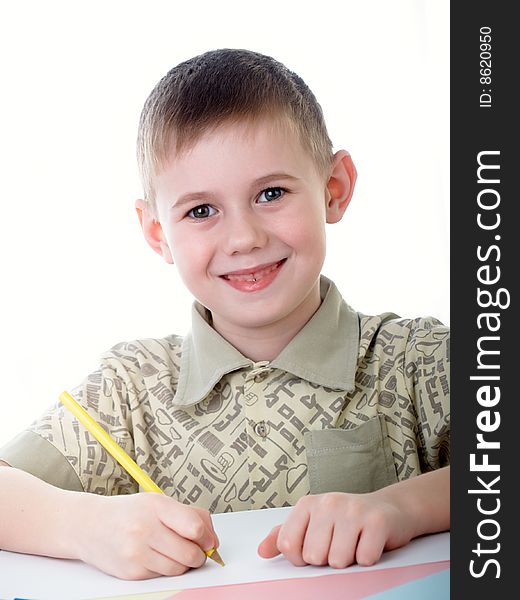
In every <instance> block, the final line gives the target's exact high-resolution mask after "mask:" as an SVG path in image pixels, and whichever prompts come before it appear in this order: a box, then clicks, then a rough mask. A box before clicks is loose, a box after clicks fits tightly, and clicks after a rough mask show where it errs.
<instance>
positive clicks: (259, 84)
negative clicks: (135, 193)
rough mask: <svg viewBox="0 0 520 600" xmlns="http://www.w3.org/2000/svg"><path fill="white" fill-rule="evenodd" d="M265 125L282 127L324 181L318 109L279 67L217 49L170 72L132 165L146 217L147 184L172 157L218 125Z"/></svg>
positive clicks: (143, 124) (149, 104) (150, 187)
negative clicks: (286, 127)
mask: <svg viewBox="0 0 520 600" xmlns="http://www.w3.org/2000/svg"><path fill="white" fill-rule="evenodd" d="M265 117H267V118H269V119H270V120H272V121H274V120H276V119H279V120H280V123H281V124H284V125H289V127H290V128H291V130H293V131H294V132H296V133H297V135H298V137H299V139H300V143H301V144H302V147H303V148H304V149H306V150H307V151H308V152H309V154H310V156H311V157H312V159H313V160H314V163H315V165H316V167H317V171H318V173H319V174H320V175H323V176H326V174H327V172H328V170H329V169H330V166H331V161H332V142H331V141H330V139H329V136H328V133H327V128H326V126H325V121H324V118H323V112H322V109H321V106H320V105H319V104H318V102H317V100H316V98H315V96H314V94H313V93H312V92H311V90H310V89H309V88H308V86H307V85H306V83H305V82H304V81H303V80H302V79H301V77H299V76H298V75H296V73H293V72H292V71H290V70H289V69H287V67H285V66H284V65H283V64H282V63H280V62H278V61H276V60H275V59H274V58H272V57H270V56H266V55H263V54H259V53H257V52H252V51H250V50H241V49H229V48H223V49H220V50H211V51H209V52H205V53H204V54H201V55H199V56H195V57H194V58H190V59H189V60H187V61H185V62H182V63H180V64H178V65H177V66H176V67H173V69H171V70H170V71H169V72H168V73H167V74H166V75H165V76H164V77H163V78H162V79H161V80H160V81H159V83H157V85H156V86H155V88H154V89H153V90H152V92H151V93H150V95H149V96H148V98H147V100H146V102H145V104H144V107H143V110H142V113H141V118H140V121H139V131H138V137H137V161H138V164H139V170H140V174H141V179H142V183H143V188H144V194H145V200H146V201H147V202H148V204H149V205H150V207H151V209H152V211H153V213H154V214H156V206H155V190H154V178H155V176H156V175H157V174H158V173H160V171H161V170H162V168H164V165H165V162H166V161H167V160H168V158H169V157H170V156H171V153H172V151H174V152H175V154H179V153H182V152H183V151H184V150H187V149H188V148H189V147H190V146H192V145H194V144H195V143H196V142H197V140H198V139H199V138H200V137H201V136H202V135H203V134H204V133H206V132H208V131H210V130H213V129H215V128H217V127H219V126H220V125H223V124H227V123H238V122H243V121H245V122H252V123H254V122H256V121H257V120H259V119H261V118H265ZM173 143H174V144H175V145H174V146H173V145H172V144H173Z"/></svg>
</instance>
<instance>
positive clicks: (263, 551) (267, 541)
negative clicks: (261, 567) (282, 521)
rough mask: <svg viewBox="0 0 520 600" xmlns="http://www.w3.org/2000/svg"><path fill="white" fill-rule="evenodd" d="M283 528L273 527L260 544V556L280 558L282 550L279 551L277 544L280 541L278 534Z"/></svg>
mask: <svg viewBox="0 0 520 600" xmlns="http://www.w3.org/2000/svg"><path fill="white" fill-rule="evenodd" d="M281 527H282V526H281V525H277V526H276V527H273V529H271V531H270V532H269V533H268V534H267V536H266V537H265V538H264V539H263V540H262V541H261V542H260V544H259V546H258V554H259V555H260V556H261V557H262V558H273V557H274V556H278V555H279V554H280V550H278V546H277V544H276V542H277V540H278V532H279V531H280V529H281Z"/></svg>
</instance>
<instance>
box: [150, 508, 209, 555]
mask: <svg viewBox="0 0 520 600" xmlns="http://www.w3.org/2000/svg"><path fill="white" fill-rule="evenodd" d="M164 500H172V499H171V498H167V497H164ZM208 514H209V513H208ZM158 517H159V519H160V520H161V522H162V523H163V524H164V525H166V527H169V528H170V529H171V530H172V531H175V532H176V533H178V534H179V535H180V536H181V537H183V538H185V539H187V540H191V541H192V542H195V543H196V544H198V545H199V546H200V547H201V548H202V549H204V550H209V549H210V548H212V547H213V545H214V544H215V533H214V531H213V527H212V526H210V525H209V522H208V520H207V519H206V518H203V517H202V515H201V512H200V510H195V509H194V508H193V507H192V506H187V505H186V504H182V503H181V502H176V501H173V502H166V503H163V504H162V505H161V507H160V511H159V513H158ZM217 541H218V539H217Z"/></svg>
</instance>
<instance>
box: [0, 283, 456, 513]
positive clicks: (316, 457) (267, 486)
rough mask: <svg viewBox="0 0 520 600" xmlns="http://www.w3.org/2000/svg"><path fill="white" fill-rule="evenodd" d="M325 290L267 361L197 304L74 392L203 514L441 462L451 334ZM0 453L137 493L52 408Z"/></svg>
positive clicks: (20, 463)
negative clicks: (372, 312)
mask: <svg viewBox="0 0 520 600" xmlns="http://www.w3.org/2000/svg"><path fill="white" fill-rule="evenodd" d="M320 292H321V298H322V303H321V305H320V307H319V308H318V310H317V311H316V313H315V314H314V315H313V317H312V318H311V319H310V320H309V321H308V322H307V324H306V325H305V326H304V327H303V328H302V329H301V331H300V332H299V333H298V334H297V335H296V336H295V337H294V338H293V339H292V340H291V342H290V343H289V344H288V345H287V346H286V347H285V348H284V350H282V352H281V353H280V354H279V355H278V356H277V357H276V358H275V359H273V360H272V361H270V362H269V361H259V362H254V361H252V360H250V359H248V358H246V357H245V356H244V355H242V354H241V353H240V352H239V351H238V350H237V349H236V348H234V347H233V346H232V345H231V344H230V343H228V342H227V341H226V340H225V339H224V338H223V337H221V336H220V335H219V333H218V332H217V331H216V330H215V329H213V328H212V327H211V325H210V322H211V319H210V313H209V311H208V310H207V309H205V308H204V307H203V306H202V305H201V304H199V303H198V302H194V304H193V307H192V327H191V330H190V332H189V334H188V335H186V336H185V337H184V338H183V337H180V336H177V335H169V336H167V337H165V338H161V339H142V340H135V341H130V342H123V343H119V344H117V345H115V346H114V347H113V348H111V349H110V350H109V351H108V352H106V353H104V354H103V355H102V356H101V360H100V365H99V368H98V369H97V370H96V371H94V372H93V373H91V374H90V375H89V376H88V377H87V378H86V379H85V380H84V381H83V383H82V384H81V385H79V386H78V387H76V388H75V389H74V390H72V391H71V392H72V395H73V396H74V397H75V398H76V399H77V400H78V401H79V402H80V403H81V404H82V406H83V407H84V408H85V409H86V410H87V411H88V412H89V413H90V414H91V415H92V416H93V417H94V418H95V419H96V420H97V421H98V422H99V423H100V424H101V425H102V426H103V427H104V428H105V429H106V430H107V431H108V433H109V434H110V435H111V436H112V437H113V438H114V439H115V440H116V441H117V442H118V443H119V444H120V445H121V447H122V448H123V449H124V450H125V451H126V452H128V453H129V454H130V456H131V457H132V458H133V459H134V460H135V461H136V462H137V464H138V465H139V466H140V467H141V468H142V469H144V470H145V471H146V472H147V473H148V474H149V475H150V477H151V478H152V479H153V480H154V481H155V482H156V483H157V485H158V486H159V487H160V488H161V489H162V490H163V491H164V492H165V493H166V494H168V495H170V496H172V497H174V498H176V499H178V500H179V501H181V502H184V503H186V504H192V503H193V504H196V505H197V506H201V507H204V508H207V509H209V510H210V511H211V512H225V511H236V510H245V509H253V508H266V507H277V506H292V505H294V504H295V503H296V501H297V500H298V499H299V498H300V497H302V496H303V495H305V494H309V493H322V492H329V491H344V492H355V493H363V492H369V491H373V490H375V489H379V488H380V487H383V486H385V485H388V484H390V483H394V482H396V481H400V480H403V479H407V478H409V477H413V476H415V475H418V474H419V473H421V472H425V471H430V470H432V469H437V468H439V467H442V466H445V465H447V464H449V443H450V442H449V440H450V404H449V364H450V362H449V361H450V358H449V329H448V328H447V327H445V326H443V325H442V324H441V323H440V322H439V321H438V320H436V319H434V318H431V317H429V318H418V319H401V318H399V317H397V316H396V315H394V314H391V313H385V314H382V315H378V316H366V315H363V314H361V313H357V312H355V311H354V310H352V308H350V307H349V306H348V305H347V304H346V303H345V302H344V301H343V299H342V298H341V295H340V294H339V292H338V290H337V288H336V286H335V285H334V284H333V283H332V282H331V281H330V280H328V279H327V278H325V277H323V276H322V277H321V282H320ZM0 458H1V459H2V460H5V461H6V462H7V463H9V464H11V465H12V466H14V467H18V468H21V469H23V470H26V471H28V472H30V473H33V474H34V475H36V476H38V477H40V478H41V479H44V480H46V481H48V482H49V483H52V484H54V485H57V486H59V487H63V488H66V489H72V490H80V491H81V490H83V491H88V492H94V493H98V494H106V495H110V494H130V493H134V492H137V491H139V487H138V485H137V484H136V482H135V481H134V480H133V479H132V478H131V477H130V476H129V475H128V474H127V473H126V472H125V471H124V470H123V469H122V468H121V467H120V466H119V464H118V463H117V462H116V461H115V460H114V459H113V458H112V457H111V456H109V455H108V454H107V452H106V451H105V450H104V448H103V447H102V446H101V445H100V444H99V443H98V442H97V441H96V440H95V439H94V438H93V437H92V436H91V434H90V433H89V432H88V431H86V430H85V428H84V427H83V426H82V425H81V424H80V423H79V422H78V421H77V420H76V419H75V418H74V417H73V416H72V415H71V414H70V413H69V411H68V410H67V409H66V408H65V407H63V406H62V405H61V404H59V403H58V404H57V405H55V406H53V407H51V408H50V409H49V410H47V411H46V412H45V413H44V414H43V415H42V416H41V417H40V418H39V419H38V420H37V421H35V422H34V423H33V424H32V425H31V426H30V427H29V429H28V430H26V431H24V432H22V433H21V434H20V435H19V436H17V437H16V438H15V439H14V440H13V441H12V442H10V443H8V444H7V445H6V446H4V448H2V449H0Z"/></svg>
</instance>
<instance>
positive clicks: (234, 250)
mask: <svg viewBox="0 0 520 600" xmlns="http://www.w3.org/2000/svg"><path fill="white" fill-rule="evenodd" d="M267 239H268V236H267V232H266V231H265V229H264V227H263V226H262V224H261V223H260V221H259V219H258V217H257V216H255V215H254V214H245V213H244V212H240V213H238V214H236V215H234V216H229V215H228V219H227V223H226V230H225V232H224V249H225V252H226V254H229V255H232V254H246V253H248V252H251V251H252V250H254V249H255V248H263V247H264V246H265V245H266V243H267Z"/></svg>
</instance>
